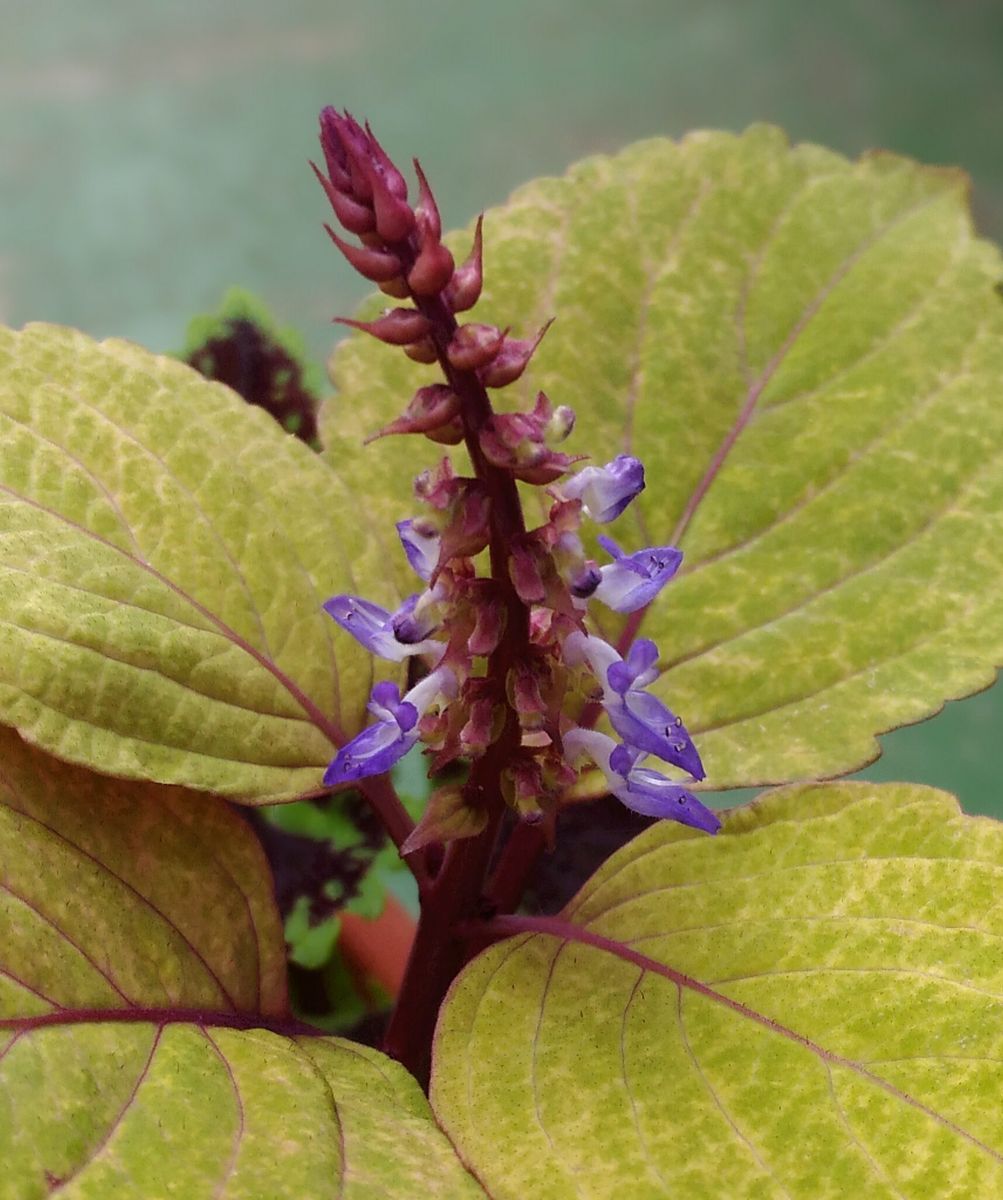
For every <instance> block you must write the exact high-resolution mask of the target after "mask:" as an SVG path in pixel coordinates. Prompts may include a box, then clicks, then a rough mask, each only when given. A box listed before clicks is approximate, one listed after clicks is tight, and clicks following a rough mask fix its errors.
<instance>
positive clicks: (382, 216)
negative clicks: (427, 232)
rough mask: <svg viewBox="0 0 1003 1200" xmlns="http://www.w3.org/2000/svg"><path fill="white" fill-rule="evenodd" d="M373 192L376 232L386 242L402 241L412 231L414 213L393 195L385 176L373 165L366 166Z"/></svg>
mask: <svg viewBox="0 0 1003 1200" xmlns="http://www.w3.org/2000/svg"><path fill="white" fill-rule="evenodd" d="M368 172H369V182H370V184H371V186H372V192H373V212H374V213H375V215H376V232H377V233H378V234H379V235H380V237H381V238H384V239H385V240H386V241H388V242H399V241H402V240H403V239H404V238H406V237H407V235H408V234H409V233H410V232H411V230H412V229H414V213H413V212H412V211H411V209H410V207H409V205H408V203H407V201H406V200H402V199H401V197H400V196H396V195H394V193H393V191H392V190H391V188H390V186H389V184H388V181H387V178H386V176H385V175H384V174H383V172H382V171H381V170H380V169H379V168H378V167H377V166H375V165H374V164H373V163H369V164H368Z"/></svg>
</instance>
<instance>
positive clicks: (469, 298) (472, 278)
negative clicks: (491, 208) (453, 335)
mask: <svg viewBox="0 0 1003 1200" xmlns="http://www.w3.org/2000/svg"><path fill="white" fill-rule="evenodd" d="M483 225H484V218H483V217H478V218H477V228H476V229H475V230H474V245H473V249H472V250H471V251H470V254H469V256H468V257H467V259H466V261H465V262H464V263H463V264H462V265H461V266H459V267H457V269H456V271H455V272H454V273H453V278H452V279H451V280H450V282H449V285H448V286H447V288H446V291H445V294H444V297H443V298H444V299H445V301H446V303H447V304H448V305H449V307H450V308H451V309H452V310H453V312H454V313H458V312H466V311H467V309H468V308H473V307H474V305H475V304H476V303H477V301H478V300H479V299H480V296H481V285H482V284H483V282H484V244H483V234H482V228H483Z"/></svg>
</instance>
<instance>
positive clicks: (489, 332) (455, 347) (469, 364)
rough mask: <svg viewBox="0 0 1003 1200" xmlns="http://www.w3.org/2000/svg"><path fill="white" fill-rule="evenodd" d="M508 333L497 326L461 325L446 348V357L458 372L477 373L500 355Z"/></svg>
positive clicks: (473, 323)
mask: <svg viewBox="0 0 1003 1200" xmlns="http://www.w3.org/2000/svg"><path fill="white" fill-rule="evenodd" d="M506 333H507V330H500V329H499V328H498V327H497V326H496V325H481V324H478V323H476V322H471V323H470V324H469V325H461V326H460V328H459V329H457V331H456V333H454V334H453V337H452V339H451V340H450V343H449V345H448V346H447V347H446V357H447V358H448V359H449V362H450V365H451V366H453V367H455V368H456V369H457V371H475V370H476V369H477V368H478V367H483V366H485V365H486V364H488V363H490V362H491V360H492V359H493V358H494V357H495V356H496V355H497V354H498V352H499V351H500V350H501V348H502V343H503V342H504V341H505V334H506Z"/></svg>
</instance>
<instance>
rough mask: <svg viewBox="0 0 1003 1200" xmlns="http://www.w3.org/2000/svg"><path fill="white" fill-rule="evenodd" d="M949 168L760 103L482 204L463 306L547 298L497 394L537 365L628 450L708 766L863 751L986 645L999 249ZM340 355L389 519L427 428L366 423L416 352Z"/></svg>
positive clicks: (682, 690) (333, 403) (637, 525)
mask: <svg viewBox="0 0 1003 1200" xmlns="http://www.w3.org/2000/svg"><path fill="white" fill-rule="evenodd" d="M966 187H967V184H966V181H965V179H964V177H963V176H962V175H961V174H960V173H958V172H950V171H938V170H930V169H925V168H921V167H919V166H917V165H916V164H914V163H911V162H909V161H907V160H905V159H900V158H896V157H894V156H891V155H871V156H868V157H865V158H864V159H862V160H861V161H860V162H858V163H851V162H848V161H847V160H846V159H844V158H841V157H840V156H838V155H836V154H833V153H830V152H829V151H826V150H823V149H821V148H820V147H817V146H810V145H802V146H796V147H794V148H791V147H789V146H788V145H787V143H786V142H785V140H784V138H783V136H782V135H781V134H780V133H779V132H778V131H777V130H774V129H769V128H765V127H756V128H753V129H750V130H749V131H748V132H747V133H745V134H744V135H742V136H741V137H733V136H731V135H726V134H719V133H711V134H696V135H693V136H691V137H689V138H687V139H686V140H685V141H684V142H682V143H681V144H678V145H677V144H674V143H672V142H668V141H650V142H643V143H640V144H638V145H636V146H633V147H630V148H628V149H627V150H625V151H624V152H623V153H622V154H620V155H618V156H616V157H614V158H592V159H588V160H586V161H585V162H582V163H580V164H579V165H578V166H576V167H574V168H572V170H571V171H570V172H569V173H568V175H567V176H565V177H564V178H563V179H544V180H539V181H537V182H535V183H531V184H529V185H528V186H526V187H524V188H522V189H521V190H520V191H518V192H516V193H515V195H514V196H513V197H512V198H511V200H510V201H509V202H508V204H507V205H505V206H504V207H503V208H500V209H496V210H493V211H491V212H489V213H488V214H487V217H486V219H485V238H484V244H485V279H486V283H485V291H484V295H483V297H482V300H481V302H480V304H479V305H478V307H477V309H476V310H475V311H474V312H473V313H472V314H471V316H472V317H473V318H474V319H479V320H489V321H494V322H496V323H498V324H500V325H502V326H506V325H509V324H513V323H514V324H515V326H516V332H517V333H519V334H520V335H523V334H527V333H530V332H532V331H533V330H534V329H536V328H537V327H539V326H540V325H541V324H542V323H543V322H544V321H545V320H547V319H548V318H550V317H552V316H553V317H556V318H557V321H556V323H555V325H554V327H553V328H552V329H551V330H550V332H549V333H548V334H547V336H546V338H545V339H544V342H543V344H542V346H541V348H540V350H539V352H538V354H537V356H536V358H535V359H534V362H533V364H532V366H531V368H530V369H529V371H528V372H527V374H526V376H525V377H524V378H523V379H522V380H520V381H519V383H518V384H517V385H515V386H514V387H513V388H512V389H510V390H508V391H506V392H504V393H500V396H501V398H502V402H503V403H504V405H505V406H506V407H512V406H514V405H515V404H516V403H518V404H519V405H520V406H521V407H527V406H528V405H529V404H530V402H531V400H532V398H533V397H534V396H535V394H536V391H537V390H538V389H540V388H543V389H544V390H545V391H546V392H547V393H548V394H549V395H550V397H551V399H552V400H553V402H554V403H555V404H570V405H571V406H572V407H573V408H574V409H575V411H576V412H577V414H578V423H577V426H576V429H575V432H574V434H573V436H572V438H571V439H570V441H569V443H568V444H567V446H566V447H565V448H566V449H569V450H571V451H577V452H584V453H588V454H590V455H592V457H593V458H594V459H595V460H596V461H598V462H605V461H607V460H608V459H609V458H611V457H612V456H613V455H614V454H616V453H618V452H623V451H632V452H635V453H637V454H638V455H639V456H640V457H641V458H642V459H643V460H644V462H645V464H646V466H647V480H648V487H647V490H646V491H645V493H644V494H643V496H642V497H641V498H640V499H639V501H638V502H636V503H635V504H634V505H633V506H632V508H631V509H630V510H628V513H627V514H626V515H625V517H624V518H623V520H622V521H620V522H618V524H617V525H616V526H614V527H613V529H612V530H611V532H612V533H613V535H614V536H615V537H617V538H618V539H620V540H621V541H622V542H623V543H624V545H625V546H626V547H628V548H630V549H636V548H639V547H641V546H644V545H657V544H665V543H667V542H670V541H673V542H676V543H678V544H679V545H680V546H681V547H682V548H683V550H684V551H685V554H686V558H685V561H684V564H683V568H682V571H681V573H680V575H679V577H678V578H677V579H676V580H675V581H674V582H673V583H672V584H671V585H670V586H669V587H668V588H667V589H666V590H665V592H664V593H663V594H662V595H661V596H660V597H659V599H658V601H657V602H656V604H655V605H654V606H653V608H652V610H651V611H650V612H649V613H648V615H647V617H646V619H645V621H644V623H643V630H642V631H643V633H644V634H646V635H649V636H651V637H653V638H654V639H655V640H656V641H657V642H658V644H659V646H660V648H661V651H662V655H663V659H662V663H663V668H664V674H663V676H662V678H661V680H660V681H659V682H658V683H657V684H656V685H655V690H656V691H658V692H659V694H660V695H662V697H663V698H664V699H665V700H666V701H667V702H668V703H669V705H670V706H671V707H672V708H673V709H675V710H676V711H678V712H680V713H681V714H682V715H683V717H684V718H685V720H686V721H687V724H688V726H689V728H690V729H691V730H692V731H693V733H694V735H695V738H696V742H697V745H698V747H699V749H700V752H701V754H702V756H703V759H704V763H705V765H706V766H707V769H708V775H709V779H708V786H717V787H727V786H741V785H748V784H753V783H756V784H758V783H765V782H783V781H785V780H793V779H799V778H805V777H811V776H816V775H820V774H822V775H830V774H837V773H840V772H844V771H848V770H851V769H853V768H856V767H858V766H861V765H862V764H863V763H865V762H866V761H868V760H870V759H872V758H874V757H875V756H876V755H877V753H878V746H877V743H876V741H875V736H874V735H875V734H877V733H880V732H884V731H886V730H888V729H890V728H892V727H894V726H897V725H901V724H904V723H908V722H911V721H917V720H920V719H921V718H923V717H925V716H928V715H930V714H931V713H932V712H934V711H936V709H937V708H939V707H940V705H941V704H942V703H943V701H944V700H945V699H946V698H952V697H958V696H962V695H966V694H968V693H969V692H972V691H976V690H978V689H979V688H982V687H985V686H987V685H988V684H989V683H990V682H991V681H992V680H993V678H994V668H995V666H996V664H998V663H999V662H1000V661H1001V660H1003V462H1001V459H1003V405H1001V404H1000V403H999V396H1000V391H1001V388H1003V305H1001V304H1000V300H999V296H998V295H997V294H996V293H995V292H994V290H993V289H994V285H995V284H996V282H997V281H998V280H999V278H1000V276H1001V274H1003V266H1001V263H1000V257H999V254H998V253H997V251H996V250H995V249H994V248H992V247H991V246H989V245H987V244H986V243H984V242H979V241H977V240H976V239H975V238H974V236H973V234H972V230H971V224H970V217H969V214H968V210H967V204H966ZM468 237H469V235H462V236H461V237H460V238H458V239H454V240H453V241H452V242H451V245H453V247H454V249H455V248H457V245H458V244H461V245H462V244H463V243H464V242H465V241H466V240H467V238H468ZM376 303H379V302H376ZM332 372H333V377H334V379H335V382H336V384H337V386H338V388H339V394H338V396H336V397H334V398H332V399H331V400H330V401H328V403H327V406H326V409H325V410H324V411H323V413H322V421H321V429H322V436H323V438H324V439H325V440H326V442H327V444H328V447H329V451H328V452H329V454H331V455H332V456H333V458H334V460H335V461H338V462H339V464H343V465H344V471H345V478H346V479H349V480H351V481H352V482H353V484H354V486H358V487H361V486H363V485H364V480H365V479H367V478H373V477H378V478H380V479H381V480H387V481H392V482H393V490H392V491H390V490H388V491H387V494H386V495H385V497H384V498H383V500H382V501H381V507H382V511H383V513H384V519H385V520H387V521H390V520H392V519H398V520H399V519H400V518H401V517H402V516H404V515H406V514H408V513H409V512H410V511H411V508H412V506H413V500H412V499H411V497H410V495H409V488H410V480H411V477H412V476H413V475H414V474H415V471H416V468H417V467H418V465H419V464H420V463H421V462H431V461H432V460H433V459H434V458H435V457H436V453H437V451H436V449H435V448H432V447H429V446H427V444H426V445H424V447H423V448H424V450H425V453H421V452H420V448H422V446H423V444H422V443H421V442H420V441H418V440H417V439H409V438H387V439H384V440H382V441H379V442H376V443H374V444H373V445H371V446H368V447H366V448H365V450H364V451H363V452H362V453H358V450H359V447H360V445H361V441H362V438H363V436H365V434H367V433H370V432H372V431H373V430H375V429H378V428H380V427H381V426H383V425H385V424H386V423H387V422H388V421H389V420H390V419H391V418H392V416H393V415H394V414H396V413H397V412H399V411H400V410H401V409H402V408H403V406H404V404H405V402H406V401H407V399H408V397H409V395H410V393H411V392H412V390H413V389H414V388H415V387H416V386H418V385H419V384H421V383H424V382H427V381H428V380H429V379H430V378H432V375H433V372H432V369H431V368H428V367H417V366H415V365H414V364H411V363H409V362H408V360H407V359H405V358H404V357H403V356H402V355H400V354H399V353H395V352H393V351H391V350H389V349H388V348H387V347H385V346H383V345H380V344H377V343H373V342H372V341H371V340H367V339H365V338H363V337H361V336H356V337H352V338H349V339H348V340H347V341H346V342H344V343H342V345H341V346H339V348H338V350H337V353H336V355H335V357H334V360H333V366H332ZM349 449H351V455H349V453H348V452H349ZM458 465H459V466H460V467H461V468H462V466H463V463H462V456H461V460H460V462H459V463H458ZM400 569H401V570H402V571H403V570H404V568H403V564H402V563H401V564H400ZM593 607H594V608H595V609H596V610H598V609H599V608H600V606H599V605H594V606H593ZM597 615H601V619H602V622H603V626H604V630H603V631H604V632H605V633H607V634H609V635H611V636H612V635H616V634H617V633H618V631H619V629H620V625H619V624H618V623H617V621H616V620H615V619H613V617H612V616H611V614H609V613H603V614H597Z"/></svg>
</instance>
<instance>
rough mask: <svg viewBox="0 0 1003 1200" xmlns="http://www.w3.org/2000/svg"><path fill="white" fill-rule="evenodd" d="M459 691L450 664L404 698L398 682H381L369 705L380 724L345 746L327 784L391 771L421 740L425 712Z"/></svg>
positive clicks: (335, 759)
mask: <svg viewBox="0 0 1003 1200" xmlns="http://www.w3.org/2000/svg"><path fill="white" fill-rule="evenodd" d="M455 691H456V678H455V676H454V675H453V672H452V671H450V670H449V668H448V667H440V668H439V669H438V670H437V671H432V672H431V673H430V674H429V675H427V676H426V677H425V678H424V679H423V680H422V681H421V682H420V683H418V684H416V685H415V686H414V687H413V688H412V689H411V690H410V691H409V692H408V693H407V695H405V696H404V697H403V699H402V698H401V694H400V688H398V686H397V685H396V684H395V683H390V682H388V681H384V682H383V683H378V684H377V685H376V686H375V687H374V688H373V691H372V695H371V696H370V699H369V704H368V705H367V707H368V709H369V711H370V712H371V713H372V714H373V716H374V717H376V723H375V724H374V725H369V726H368V727H367V728H365V729H363V731H362V732H361V733H360V734H358V735H357V736H356V737H354V738H352V740H351V741H350V742H347V743H346V744H345V745H344V746H342V747H341V749H340V750H339V751H338V753H337V755H336V756H335V757H334V759H333V761H332V762H331V765H330V766H329V767H328V768H327V770H326V771H325V772H324V786H325V787H335V786H336V785H338V784H341V783H353V782H354V781H355V780H357V779H368V778H369V776H371V775H382V774H383V772H384V771H389V770H390V768H391V767H392V766H393V765H394V763H395V762H397V761H398V759H401V758H403V757H404V755H405V754H407V752H408V751H409V750H410V749H411V747H412V746H413V745H414V744H415V743H416V742H417V741H418V721H419V719H420V718H421V717H422V716H423V715H424V713H425V711H426V710H427V709H428V708H430V707H431V705H432V703H433V702H434V701H435V700H436V699H437V698H438V697H439V696H440V695H445V696H447V697H449V698H451V697H452V695H453V694H454V693H455Z"/></svg>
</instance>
